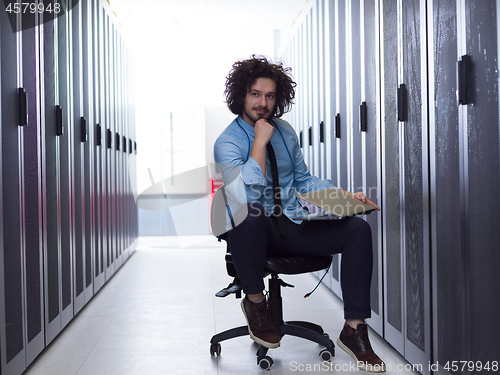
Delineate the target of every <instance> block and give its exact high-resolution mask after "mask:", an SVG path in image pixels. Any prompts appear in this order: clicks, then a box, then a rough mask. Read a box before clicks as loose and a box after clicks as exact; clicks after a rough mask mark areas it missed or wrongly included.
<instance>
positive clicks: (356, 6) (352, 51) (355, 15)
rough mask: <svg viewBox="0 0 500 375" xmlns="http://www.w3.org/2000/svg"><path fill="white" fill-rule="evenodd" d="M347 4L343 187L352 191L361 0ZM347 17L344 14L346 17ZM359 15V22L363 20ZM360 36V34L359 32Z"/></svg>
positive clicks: (358, 156) (358, 175)
mask: <svg viewBox="0 0 500 375" xmlns="http://www.w3.org/2000/svg"><path fill="white" fill-rule="evenodd" d="M346 3H347V5H348V10H347V15H348V17H349V18H348V27H347V28H346V60H347V64H346V77H347V92H346V99H347V103H346V107H347V108H346V116H347V118H346V121H347V123H346V131H347V134H346V135H347V138H348V142H347V146H348V154H349V159H348V161H349V164H348V166H347V169H348V170H347V176H348V177H347V181H348V184H347V185H346V187H347V189H348V190H349V191H352V192H358V191H362V190H363V178H362V175H363V152H362V151H363V146H362V141H363V139H362V132H361V131H360V128H359V105H360V104H361V65H362V64H363V63H364V61H362V55H361V49H362V45H361V43H362V36H361V23H362V22H361V20H362V18H361V0H351V1H348V2H346ZM346 19H347V18H346ZM364 21H365V20H364V19H363V23H364ZM363 36H364V35H363Z"/></svg>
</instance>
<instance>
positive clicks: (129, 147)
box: [128, 138, 132, 154]
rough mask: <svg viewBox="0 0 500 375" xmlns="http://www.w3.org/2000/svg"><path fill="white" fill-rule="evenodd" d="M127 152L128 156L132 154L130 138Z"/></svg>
mask: <svg viewBox="0 0 500 375" xmlns="http://www.w3.org/2000/svg"><path fill="white" fill-rule="evenodd" d="M128 152H129V154H131V153H132V140H131V139H130V138H129V139H128Z"/></svg>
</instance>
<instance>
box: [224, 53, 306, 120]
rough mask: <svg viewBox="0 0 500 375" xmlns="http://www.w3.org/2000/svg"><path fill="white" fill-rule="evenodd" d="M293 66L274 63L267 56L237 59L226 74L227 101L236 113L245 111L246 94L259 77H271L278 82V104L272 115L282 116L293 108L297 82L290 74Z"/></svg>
mask: <svg viewBox="0 0 500 375" xmlns="http://www.w3.org/2000/svg"><path fill="white" fill-rule="evenodd" d="M291 70H292V68H284V67H283V63H281V62H280V63H277V64H273V63H272V62H271V61H268V59H267V58H266V57H265V56H258V55H252V57H251V58H250V59H248V60H242V61H237V62H235V63H234V64H233V68H232V70H231V71H230V72H229V74H228V75H227V76H226V90H225V91H224V95H225V96H226V103H227V106H228V107H229V110H230V111H231V112H233V113H234V114H235V115H241V114H242V113H243V107H244V101H245V96H246V95H247V92H248V90H249V89H250V86H251V85H253V84H254V83H255V81H256V80H257V78H270V79H272V80H273V81H275V82H276V106H275V108H274V112H273V115H272V117H277V118H279V117H281V116H283V115H284V114H285V113H287V112H289V111H290V110H291V109H292V104H293V99H294V98H295V86H297V84H296V83H295V82H294V81H293V80H292V77H291V76H290V72H291Z"/></svg>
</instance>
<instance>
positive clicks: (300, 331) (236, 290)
mask: <svg viewBox="0 0 500 375" xmlns="http://www.w3.org/2000/svg"><path fill="white" fill-rule="evenodd" d="M221 189H224V187H222V188H220V189H219V190H218V191H217V192H216V195H215V196H214V199H213V201H212V207H211V224H212V231H213V233H214V234H218V233H221V232H222V230H221V228H220V226H219V227H217V223H220V222H221V221H220V220H217V215H220V214H222V213H223V214H224V215H225V212H226V211H225V210H226V206H225V205H227V200H226V197H225V193H224V190H222V191H221ZM221 207H222V208H221ZM219 217H220V216H219ZM224 222H225V217H224ZM233 226H234V224H233ZM226 236H227V232H226V233H223V234H220V235H219V236H218V237H219V241H220V240H221V239H223V240H225V241H226ZM225 260H226V270H227V273H228V274H229V276H231V277H233V278H234V280H233V282H231V283H230V284H229V285H228V286H227V287H226V288H224V289H222V290H221V291H219V292H218V293H216V296H217V297H226V296H228V295H229V294H235V296H236V298H241V284H240V281H239V279H238V275H237V273H236V269H235V268H234V265H233V262H232V258H231V252H230V249H229V246H228V247H227V252H226V257H225ZM331 262H332V257H331V256H330V255H328V256H290V257H269V258H267V264H266V267H265V269H264V275H263V277H266V276H269V275H270V278H269V295H270V300H269V306H268V310H269V315H270V318H271V321H272V322H273V324H274V326H275V327H276V329H277V330H278V332H279V333H280V335H281V337H283V336H284V335H291V336H296V337H301V338H304V339H307V340H310V341H313V342H316V343H318V344H320V345H323V346H325V348H324V349H322V350H321V351H320V353H319V355H320V357H321V359H322V360H324V361H328V360H330V359H331V358H333V357H334V356H335V345H334V344H333V341H332V340H330V338H329V336H328V334H327V333H325V332H324V331H323V328H322V327H321V326H319V325H317V324H314V323H310V322H303V321H287V322H285V321H284V320H283V304H282V298H281V287H293V285H290V284H287V283H285V282H284V281H283V280H282V279H280V278H279V276H278V275H279V274H285V275H297V274H301V273H308V272H314V271H320V270H323V269H326V268H328V267H329V266H330V264H331ZM248 334H249V333H248V326H247V325H244V326H241V327H236V328H232V329H229V330H227V331H224V332H221V333H218V334H216V335H214V336H213V337H212V339H211V340H210V354H211V355H218V356H219V355H220V354H221V344H220V343H221V341H224V340H229V339H232V338H235V337H240V336H245V335H248ZM268 350H269V349H268V348H265V347H263V346H262V345H259V348H258V350H257V364H258V365H259V366H260V367H261V368H262V369H264V370H268V369H270V368H271V366H272V365H273V359H272V358H271V357H269V356H267V355H266V354H267V352H268Z"/></svg>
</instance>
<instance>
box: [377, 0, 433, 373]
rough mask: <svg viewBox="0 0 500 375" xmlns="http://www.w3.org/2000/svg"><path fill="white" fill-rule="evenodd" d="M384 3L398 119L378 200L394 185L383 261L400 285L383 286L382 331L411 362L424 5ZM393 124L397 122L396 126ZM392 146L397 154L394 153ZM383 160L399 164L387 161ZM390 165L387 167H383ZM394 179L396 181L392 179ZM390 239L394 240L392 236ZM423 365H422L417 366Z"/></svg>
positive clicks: (422, 233)
mask: <svg viewBox="0 0 500 375" xmlns="http://www.w3.org/2000/svg"><path fill="white" fill-rule="evenodd" d="M390 5H391V4H390V2H387V3H386V2H384V23H385V22H386V21H388V24H387V26H389V25H390V26H392V27H393V26H394V23H391V21H393V22H394V21H396V22H395V25H396V26H397V28H396V33H397V34H396V35H397V36H398V38H397V41H398V43H397V44H398V45H396V46H394V45H391V44H390V42H389V44H388V45H385V44H384V54H385V53H386V48H387V49H388V52H387V55H390V53H391V52H393V51H394V47H396V51H397V52H398V55H399V56H398V58H397V61H398V72H397V75H396V76H397V77H398V82H397V83H398V85H397V86H392V87H389V90H392V91H393V92H398V91H397V90H399V95H398V98H397V100H398V101H397V102H396V103H397V104H398V105H397V107H398V111H397V112H396V113H397V115H398V123H397V124H391V125H392V127H391V128H389V124H390V123H391V122H392V121H387V123H386V133H385V142H386V154H385V157H386V158H387V160H386V164H385V167H386V169H385V172H386V189H387V190H386V192H387V194H386V199H385V200H384V202H387V203H389V200H394V197H393V196H390V195H389V191H390V190H391V189H394V187H395V186H398V187H399V192H398V193H399V207H398V206H396V205H392V206H390V205H389V204H387V206H386V210H385V213H386V216H387V225H386V238H387V241H386V246H387V248H386V258H385V259H386V262H385V263H386V270H387V280H386V281H387V288H388V289H389V288H393V289H394V288H395V287H394V286H391V285H390V284H391V283H392V282H393V283H395V284H396V285H399V286H404V289H399V288H400V287H399V286H397V287H396V288H397V290H396V291H395V292H396V293H395V294H396V296H393V295H391V293H390V291H389V290H388V293H387V295H388V299H387V312H388V314H387V323H389V324H386V326H387V328H386V337H387V338H388V341H389V342H391V343H394V344H393V346H395V347H397V349H398V350H400V351H402V353H404V356H405V358H407V359H408V360H409V361H410V362H411V363H417V364H422V363H427V362H428V361H429V360H430V289H429V288H430V284H429V280H430V275H429V267H430V263H429V233H428V232H429V231H428V226H429V212H428V201H427V199H428V167H427V166H428V150H427V141H428V131H427V96H426V95H427V87H426V82H427V71H426V66H427V61H426V49H425V46H426V43H425V38H426V29H425V25H426V22H425V16H426V14H425V9H426V7H425V2H423V1H421V2H415V3H407V2H404V1H398V2H397V4H396V5H397V7H396V9H397V14H396V15H394V10H390V9H389V8H387V7H389V6H390ZM386 12H387V13H386ZM386 15H387V18H386V17H385V16H386ZM384 28H385V25H384ZM398 29H399V32H397V30H398ZM387 33H392V35H394V33H395V31H394V30H387ZM384 35H386V32H384ZM421 40H422V41H423V42H421ZM384 42H385V40H384ZM384 61H385V62H386V61H390V62H388V63H387V64H386V65H385V68H388V70H386V71H385V72H384V74H385V75H387V74H389V73H392V72H391V71H390V67H388V66H387V65H389V64H393V61H394V60H389V59H388V58H384ZM396 103H394V104H396ZM394 104H393V105H394ZM385 105H386V110H387V107H390V106H391V104H389V103H388V102H386V103H385ZM386 120H387V119H386ZM394 125H396V126H397V127H398V129H397V130H396V131H395V130H394ZM396 132H397V133H398V134H397V136H396ZM391 142H397V148H394V146H395V145H394V144H391V146H392V149H389V147H388V145H387V144H388V143H391ZM396 150H397V152H398V155H394V154H395V152H394V151H396ZM395 156H396V158H395ZM389 163H392V164H393V165H397V166H398V167H399V168H398V169H396V168H393V167H392V166H389V167H388V164H389ZM391 167H392V168H393V169H392V170H391V169H389V170H388V169H387V168H391ZM394 180H399V181H398V182H397V183H396V181H394ZM390 185H393V186H390ZM397 222H399V223H397ZM391 224H392V225H391ZM394 224H396V225H394ZM398 226H399V228H398ZM398 229H399V232H398ZM394 239H397V240H399V241H394V242H393V240H394ZM393 256H394V257H393ZM396 297H399V298H396ZM391 323H396V324H391ZM391 330H392V332H391ZM427 371H428V369H427V368H425V367H424V368H423V372H424V373H426V372H427Z"/></svg>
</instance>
